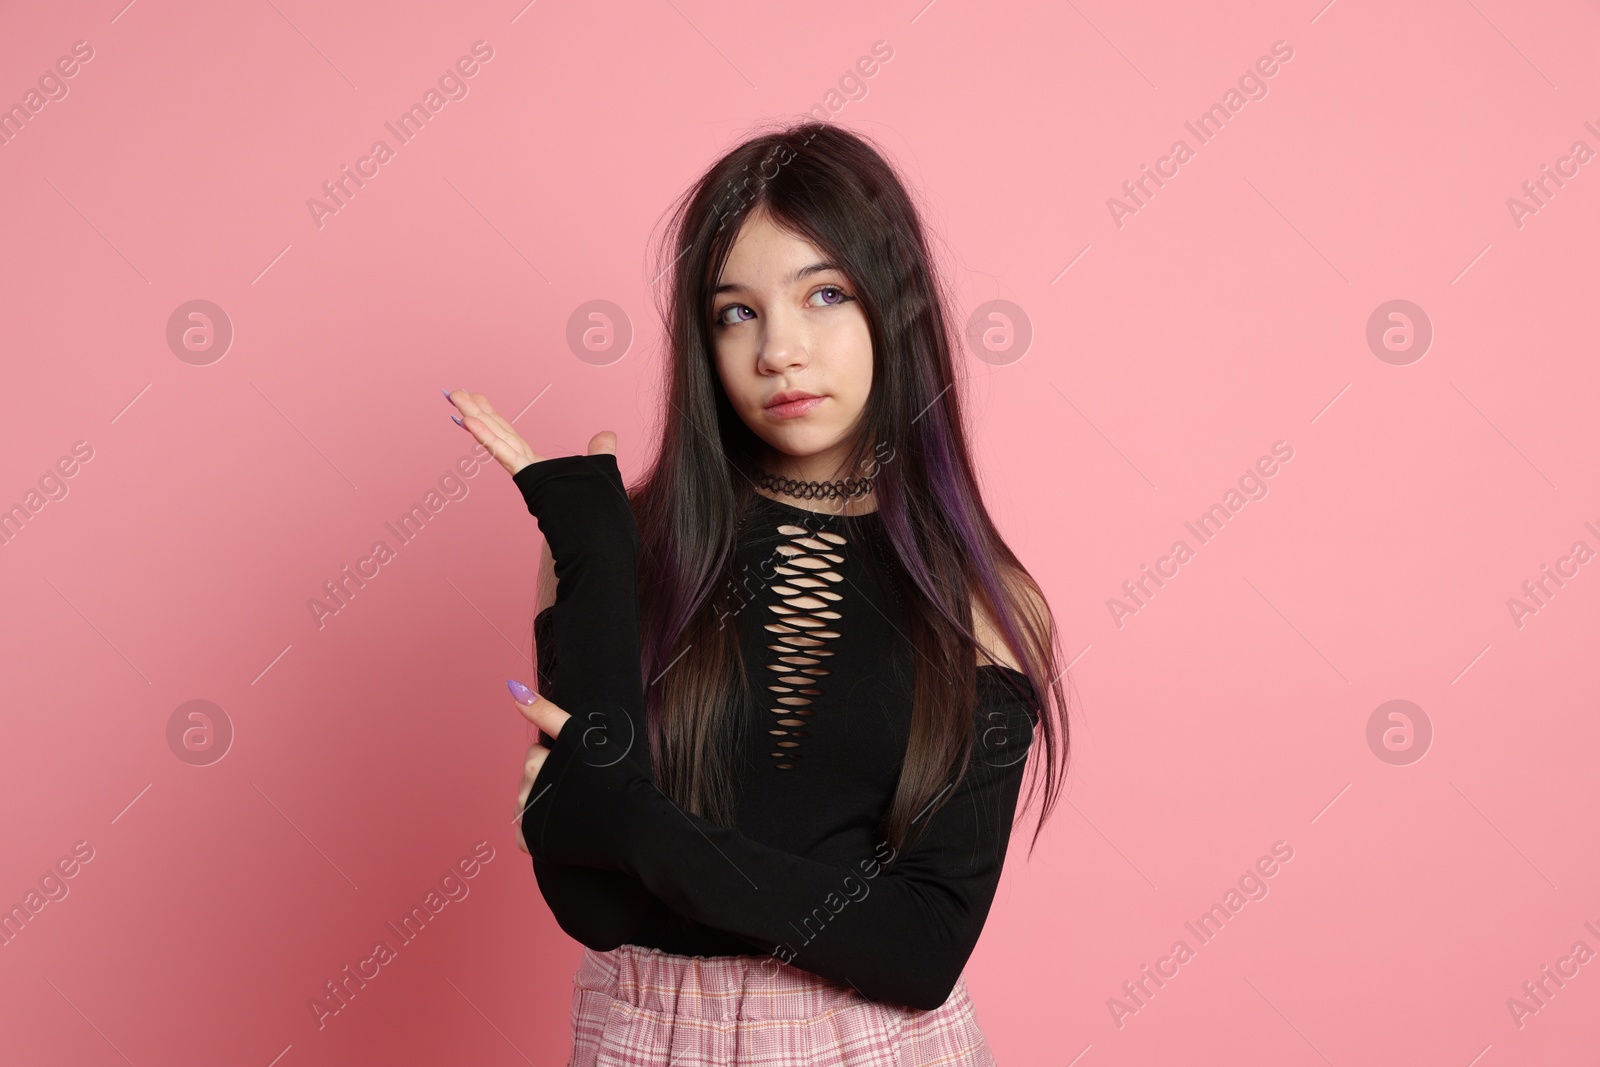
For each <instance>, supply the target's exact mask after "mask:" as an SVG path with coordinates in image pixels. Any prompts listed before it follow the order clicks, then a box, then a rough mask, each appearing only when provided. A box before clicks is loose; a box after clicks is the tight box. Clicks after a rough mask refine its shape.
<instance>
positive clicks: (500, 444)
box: [444, 389, 617, 474]
mask: <svg viewBox="0 0 1600 1067" xmlns="http://www.w3.org/2000/svg"><path fill="white" fill-rule="evenodd" d="M444 395H445V396H447V397H449V398H450V403H452V404H454V405H455V406H456V410H457V411H459V412H460V413H461V415H460V417H458V418H457V419H456V422H457V424H458V425H460V426H461V427H462V428H463V429H465V430H466V431H467V432H468V433H470V434H472V436H473V437H475V438H477V440H478V443H479V444H480V445H482V446H483V447H484V448H487V449H488V450H489V454H490V455H491V456H493V457H494V458H495V461H496V462H497V463H499V464H500V465H501V466H502V467H504V468H505V469H506V470H507V472H509V473H511V474H515V473H517V472H518V471H519V470H521V469H522V468H523V467H526V466H527V465H528V464H530V463H538V462H539V461H540V460H542V459H545V458H546V457H544V456H541V455H539V454H538V453H537V452H535V451H534V450H533V449H532V448H529V447H528V442H526V441H524V440H523V439H522V436H521V435H520V434H518V433H517V431H516V430H515V429H514V428H513V427H512V425H511V422H510V420H508V419H507V418H506V417H505V416H504V415H502V414H500V413H499V412H498V411H496V410H495V409H494V408H492V407H490V406H489V398H488V397H486V396H484V395H483V394H482V393H469V392H468V391H467V390H465V389H456V390H454V391H451V390H449V389H446V390H445V391H444ZM602 452H605V453H609V454H611V455H613V456H614V455H616V454H617V435H616V434H615V433H613V432H611V431H610V430H601V431H600V432H599V433H597V434H595V435H594V436H593V437H592V438H590V439H589V451H588V453H587V454H588V455H591V456H595V455H599V454H600V453H602Z"/></svg>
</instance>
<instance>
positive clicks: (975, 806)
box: [519, 457, 1037, 1010]
mask: <svg viewBox="0 0 1600 1067" xmlns="http://www.w3.org/2000/svg"><path fill="white" fill-rule="evenodd" d="M590 458H593V457H590ZM540 466H543V464H541V465H540ZM575 466H576V465H575ZM524 473H526V472H524ZM543 473H544V472H537V471H535V472H533V473H531V474H529V475H528V477H527V478H526V479H522V478H521V477H520V476H519V481H520V482H525V483H529V484H524V485H523V488H524V492H525V493H526V494H527V495H528V498H529V508H530V510H531V511H533V513H534V514H535V515H536V516H538V518H539V520H540V527H541V529H544V530H545V533H546V537H547V538H550V540H551V546H552V553H553V554H554V555H555V558H556V560H557V567H558V569H559V568H560V566H561V555H560V551H559V550H558V549H557V547H556V545H557V542H558V540H559V541H560V543H562V544H565V545H571V546H572V550H573V551H575V552H577V553H579V554H580V556H583V557H584V558H585V560H586V562H587V563H588V564H589V565H590V566H591V567H592V568H594V569H598V570H605V571H610V570H612V569H613V568H620V569H622V570H624V571H626V572H628V573H629V574H630V575H631V573H632V567H631V566H629V565H628V563H629V561H628V560H625V559H622V558H621V556H622V555H625V554H626V552H627V551H628V550H629V548H630V546H633V547H635V548H636V544H637V534H636V533H635V532H634V530H633V527H632V513H631V510H629V509H627V508H622V509H617V508H615V507H606V504H605V498H606V495H607V494H608V493H609V492H611V490H610V488H609V487H608V486H607V484H606V481H605V478H604V477H603V473H604V472H603V471H602V469H600V468H598V467H589V468H583V469H580V470H574V471H562V472H559V473H560V474H561V475H562V477H561V478H560V479H559V480H555V479H552V480H551V481H550V482H548V483H547V482H546V480H545V479H543V478H542V477H541V475H542V474H543ZM551 473H553V474H554V473H557V472H554V471H552V472H551ZM556 484H559V485H560V487H561V490H562V492H563V493H572V494H578V491H579V489H580V487H581V489H582V493H581V494H579V495H583V496H585V497H586V498H587V499H589V501H590V504H591V507H589V508H587V509H586V508H582V507H578V506H576V505H575V504H574V503H573V500H574V497H573V496H566V497H564V503H563V505H562V507H561V508H560V509H559V510H557V509H556V508H555V507H554V506H553V505H552V506H551V507H549V508H548V509H547V508H546V506H545V503H544V501H545V499H546V498H545V495H544V489H546V488H549V487H550V486H551V485H556ZM602 513H606V514H609V515H610V516H611V521H612V523H614V524H620V526H621V528H618V526H616V525H608V526H602V527H583V526H581V525H580V522H581V520H580V516H583V515H588V516H591V517H593V516H598V515H600V514H602ZM612 553H617V554H618V555H617V556H616V558H613V559H609V561H608V562H607V563H606V564H605V566H604V567H599V566H598V557H599V556H600V555H602V554H604V555H607V556H608V557H609V556H610V554H612ZM591 591H593V592H595V594H596V595H602V594H603V590H600V589H598V588H593V589H592V590H591ZM614 594H615V598H614V599H613V600H611V601H610V602H609V604H607V605H606V606H605V607H604V608H603V609H602V608H600V607H599V606H598V605H594V604H591V605H589V609H590V610H591V611H594V612H596V613H597V614H599V615H602V616H604V619H605V623H604V625H603V626H601V627H600V628H598V629H596V630H594V631H592V633H588V632H586V633H583V634H572V632H571V630H570V629H569V630H568V634H569V636H570V637H571V639H572V641H573V642H574V643H580V644H586V645H590V655H591V656H595V657H601V658H605V657H615V660H614V662H613V664H612V666H611V667H609V668H600V669H608V670H609V671H610V672H611V673H612V674H613V675H619V676H625V678H626V681H627V684H618V685H617V686H615V687H614V688H612V689H611V691H610V692H608V693H607V694H605V695H604V696H601V697H595V698H588V697H585V698H584V699H581V700H579V701H578V702H576V703H573V704H565V703H562V701H561V700H560V699H559V697H558V698H557V699H556V702H557V703H558V704H560V705H561V706H562V707H563V708H565V710H567V711H568V712H570V713H571V714H572V715H573V720H572V721H569V722H568V723H567V724H566V725H565V726H564V727H563V728H562V731H561V734H560V735H559V736H558V737H557V738H556V740H555V743H554V745H552V747H551V752H550V755H549V758H548V759H547V760H546V762H545V764H544V767H543V769H542V770H541V771H540V775H539V779H540V780H539V781H538V782H536V783H535V794H536V795H538V796H539V800H538V801H537V802H536V803H534V804H532V805H530V807H529V809H528V811H527V812H526V813H525V814H524V816H523V831H524V836H525V838H526V839H527V842H528V846H529V848H530V849H531V850H533V852H534V854H535V855H538V856H540V857H542V858H543V859H544V860H546V861H549V862H553V863H559V864H577V865H584V866H592V867H594V868H597V869H602V870H607V871H613V872H620V873H623V874H626V875H630V876H632V877H635V878H637V879H638V880H639V881H640V882H641V883H642V884H643V885H645V886H646V887H647V889H648V890H649V891H650V892H651V893H653V894H654V895H655V896H657V897H659V898H660V899H661V900H662V901H663V902H664V903H665V904H666V905H667V906H668V907H669V908H671V909H672V910H673V911H675V912H677V913H679V914H681V915H683V916H686V917H687V918H689V919H690V920H693V921H695V922H699V923H704V924H707V925H712V926H716V927H718V928H720V929H722V930H726V931H730V932H732V933H733V934H735V935H737V936H738V937H740V938H741V939H743V940H744V941H746V942H747V943H749V944H750V945H751V946H752V948H753V950H754V951H761V952H772V953H773V954H774V955H775V956H776V957H777V958H778V959H780V960H782V961H785V962H792V963H794V965H796V966H799V967H801V968H803V969H805V970H808V971H810V972H812V973H814V974H818V975H820V976H822V977H825V978H829V979H831V980H834V981H838V982H841V983H849V984H851V985H853V986H855V987H856V989H857V990H859V991H860V992H861V993H862V994H863V995H864V996H867V997H869V998H872V999H876V1000H884V1001H892V1002H895V1003H900V1004H904V1005H907V1006H909V1007H912V1008H916V1009H919V1010H930V1009H932V1008H935V1007H938V1006H939V1005H940V1004H942V1003H944V1001H945V1000H946V999H947V997H948V996H949V993H950V991H951V989H952V988H953V987H954V985H955V983H956V981H957V979H958V978H959V976H960V974H961V971H962V969H963V968H964V967H965V965H966V962H967V960H968V958H969V957H970V955H971V953H972V950H973V948H974V947H975V946H976V944H977V940H978V936H979V934H980V933H981V931H982V928H983V923H984V920H985V919H986V918H987V916H988V912H989V908H990V905H991V903H992V901H993V898H994V892H995V889H996V887H997V885H998V882H999V878H1000V872H1001V868H1002V865H1003V863H1004V859H1005V854H1006V850H1007V845H1008V843H1009V838H1010V831H1011V822H1012V819H1013V818H1014V816H1015V813H1016V805H1017V798H1018V794H1019V791H1020V783H1021V779H1022V775H1023V771H1024V768H1025V764H1026V758H1025V757H1026V755H1027V752H1028V748H1029V745H1030V744H1031V741H1032V730H1033V725H1034V723H1035V722H1036V721H1037V710H1036V705H1035V703H1034V702H1033V701H1031V700H1030V701H1029V702H1027V703H1024V701H1023V700H1021V699H1020V698H1019V697H1018V696H1017V695H1016V693H1015V692H1014V690H1013V689H1012V688H1011V687H1009V686H1008V685H1007V684H1006V683H1005V680H1004V678H1003V676H1002V675H1001V674H1000V673H998V672H999V671H1001V670H1004V669H1003V668H993V667H990V668H980V669H979V670H978V672H977V673H978V690H977V694H976V700H975V704H974V709H973V724H974V730H975V733H976V736H977V742H978V743H977V747H975V748H974V751H973V757H972V760H971V765H970V767H969V768H968V770H967V772H966V774H964V775H963V776H962V777H961V778H960V780H959V781H958V782H957V784H956V785H955V786H954V788H953V795H951V796H950V797H949V799H948V801H947V802H946V803H945V804H944V805H943V806H942V807H940V808H939V809H938V810H937V811H936V812H934V813H933V814H932V815H930V816H926V818H927V819H928V825H927V826H926V828H925V829H924V831H923V833H922V835H921V837H920V838H918V839H917V843H916V844H915V845H914V847H913V848H912V849H911V850H910V851H909V852H907V853H905V854H904V855H902V856H900V857H898V860H897V862H895V863H893V864H892V865H890V866H888V867H887V868H884V867H883V863H885V862H887V861H888V860H890V859H892V858H894V857H892V856H891V855H888V854H886V853H884V852H879V853H875V854H874V855H872V856H860V857H850V862H845V863H836V862H823V861H819V860H816V859H810V858H806V857H803V856H799V855H795V854H793V853H790V852H786V851H784V850H782V849H778V848H774V847H772V846H770V845H766V844H763V843H761V842H759V841H756V840H753V839H752V838H750V837H748V836H746V835H744V834H742V833H741V832H739V831H738V830H736V829H731V828H728V827H722V826H717V825H715V824H713V823H710V822H708V821H707V820H705V819H702V818H700V817H698V816H695V815H691V814H689V813H688V812H686V811H684V810H683V809H682V808H680V807H679V806H678V805H677V804H675V803H673V802H672V800H671V799H670V798H668V797H667V796H666V795H664V794H663V793H661V791H660V790H659V789H657V788H656V786H655V785H654V784H653V782H652V781H651V780H650V776H649V774H648V772H647V771H645V770H643V769H642V768H641V766H640V764H639V762H638V761H636V760H633V759H627V758H624V759H617V758H616V755H617V753H618V751H619V749H620V748H621V747H622V745H621V743H622V742H625V741H626V739H628V738H634V737H636V738H639V741H640V743H639V744H636V745H634V750H635V751H636V750H637V749H638V748H639V747H640V746H641V745H642V744H643V723H644V719H643V714H642V707H643V700H642V686H640V685H639V677H638V675H639V672H638V670H637V664H638V662H639V651H638V645H637V638H638V626H637V619H636V613H637V601H636V598H635V597H634V595H633V593H632V591H631V589H630V591H629V594H628V595H627V596H622V595H620V591H614ZM557 634H558V638H559V636H560V628H559V626H558V630H557ZM563 654H564V646H563ZM564 669H565V668H564ZM1012 673H1013V674H1014V676H1015V679H1017V680H1025V679H1024V676H1023V675H1021V674H1020V673H1018V672H1012ZM635 686H639V689H638V692H637V693H636V692H635V691H634V687H635ZM1030 688H1031V687H1030ZM644 747H646V748H647V747H648V746H644ZM886 847H887V846H883V848H885V849H886ZM880 861H881V862H880Z"/></svg>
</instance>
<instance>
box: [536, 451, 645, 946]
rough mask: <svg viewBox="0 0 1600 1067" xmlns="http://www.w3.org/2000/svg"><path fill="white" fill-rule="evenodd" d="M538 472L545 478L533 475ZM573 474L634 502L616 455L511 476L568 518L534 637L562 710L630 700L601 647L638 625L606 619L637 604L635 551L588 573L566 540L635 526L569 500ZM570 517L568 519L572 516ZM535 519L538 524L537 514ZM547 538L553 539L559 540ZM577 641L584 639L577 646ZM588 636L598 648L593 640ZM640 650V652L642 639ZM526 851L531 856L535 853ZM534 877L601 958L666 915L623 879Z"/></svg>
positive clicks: (609, 558) (572, 872)
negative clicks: (552, 589)
mask: <svg viewBox="0 0 1600 1067" xmlns="http://www.w3.org/2000/svg"><path fill="white" fill-rule="evenodd" d="M535 468H541V469H540V470H538V471H536V472H535V471H534V469H535ZM573 470H583V471H595V472H598V473H599V474H600V476H601V477H603V479H604V480H605V482H606V483H607V485H608V487H609V488H610V489H611V490H612V491H613V492H614V493H615V494H616V499H620V501H621V506H622V508H623V509H624V510H627V509H628V502H627V493H626V490H625V489H624V488H623V484H622V476H621V473H620V472H619V471H618V469H617V465H616V457H614V456H562V457H558V458H555V459H547V460H542V461H541V462H539V463H536V464H531V465H530V466H528V467H524V468H523V469H522V471H519V472H517V474H516V475H515V476H513V481H515V482H516V483H517V486H518V488H519V490H522V491H523V493H524V500H525V501H526V500H527V499H528V497H527V486H528V484H530V483H531V481H532V479H533V477H534V475H533V474H530V473H527V472H534V473H536V474H537V475H538V476H539V477H538V484H539V485H541V486H542V487H543V488H542V491H541V493H540V495H539V499H540V501H541V502H542V509H543V510H545V511H546V513H547V514H557V515H561V516H562V521H561V523H560V524H559V529H557V530H555V531H554V532H555V534H556V537H555V540H553V541H552V542H551V548H550V551H551V555H552V556H553V557H554V558H555V560H556V578H557V582H558V585H557V588H556V600H555V603H554V604H553V605H552V606H551V608H550V609H547V610H548V614H545V613H541V614H540V617H541V618H543V619H544V620H545V622H546V625H545V626H544V627H543V628H542V629H543V631H544V632H542V633H539V632H537V631H538V630H539V629H540V628H539V627H537V626H536V637H537V638H538V659H539V662H538V669H539V678H538V683H537V684H538V687H539V692H541V693H544V694H548V695H549V697H550V698H551V699H552V700H554V701H555V702H556V703H557V704H558V705H560V706H562V707H571V706H574V705H576V704H579V703H582V702H584V701H588V700H607V699H616V698H624V699H625V698H627V697H628V696H629V695H630V690H628V688H627V685H626V682H625V680H624V679H622V678H620V677H619V676H618V673H617V671H616V669H615V667H616V664H617V663H618V660H617V659H616V658H615V657H614V656H612V655H610V654H609V653H605V652H604V642H605V641H606V640H607V638H608V636H611V628H612V627H613V626H615V625H616V624H617V623H618V622H621V623H622V624H623V625H626V624H627V621H628V619H630V618H633V617H635V616H633V615H631V614H630V615H628V616H626V617H624V618H622V619H620V620H619V619H618V618H617V617H616V616H614V615H611V614H609V613H608V612H607V611H606V605H609V604H611V603H614V602H616V601H617V600H619V599H623V598H632V597H633V596H634V595H635V592H634V590H635V584H634V567H633V563H634V559H635V555H636V552H635V548H636V546H635V545H631V544H627V543H624V541H623V540H617V541H614V542H613V543H612V544H611V545H609V546H605V547H606V548H607V550H605V551H602V552H599V553H598V561H599V565H598V566H596V567H591V566H590V562H591V559H594V558H596V557H594V556H592V555H591V554H590V553H589V552H587V551H580V548H581V547H583V546H575V545H573V544H571V543H570V542H569V541H567V540H564V539H563V538H562V534H564V533H565V532H566V531H568V530H583V529H586V528H593V529H603V530H605V531H607V533H608V535H615V534H619V533H620V534H623V535H626V534H627V533H628V532H629V531H631V530H632V529H633V526H632V525H631V518H632V513H631V511H630V512H629V519H630V523H629V524H628V525H626V526H621V527H619V526H618V524H617V523H616V521H615V516H614V515H611V514H609V513H596V512H595V510H594V503H595V501H596V498H595V497H594V495H593V494H592V493H589V492H587V491H584V492H580V493H566V492H563V490H564V488H565V487H566V485H567V482H566V481H565V480H564V478H563V476H564V475H566V474H569V473H570V472H572V471H573ZM585 484H587V483H585ZM601 502H602V503H605V504H607V505H608V506H609V505H611V504H612V503H613V501H612V500H611V499H604V500H602V501H601ZM568 508H570V509H571V510H570V511H568V510H566V509H568ZM530 510H531V508H530ZM535 515H536V517H537V513H535ZM540 526H541V529H543V528H544V527H545V523H543V522H541V523H540ZM544 532H545V536H546V539H547V540H549V539H550V535H551V532H552V531H551V530H544ZM588 547H592V548H601V547H602V544H601V542H599V541H598V540H597V541H596V542H595V543H593V544H592V545H590V546H588ZM552 616H553V617H554V618H555V619H556V620H558V621H559V625H556V626H555V627H554V630H555V633H554V634H553V635H551V634H550V633H549V631H550V629H551V627H550V621H551V617H552ZM572 635H579V636H583V637H584V638H585V639H584V640H581V641H579V640H573V637H572ZM590 635H592V636H593V638H594V640H589V639H588V638H589V636H590ZM633 641H634V642H635V645H636V644H637V636H636V635H635V636H634V637H633ZM634 673H635V674H637V673H638V672H637V671H635V672H634ZM569 702H571V703H569ZM540 740H541V742H542V743H543V744H545V745H547V746H548V745H551V744H553V740H552V739H551V738H550V737H549V736H548V735H545V734H543V732H542V731H541V734H540ZM631 756H632V758H635V759H642V760H643V763H642V764H641V772H642V773H643V774H645V776H646V777H647V778H648V776H649V749H648V747H647V746H646V747H644V748H643V749H642V751H636V752H634V753H632V754H631ZM540 777H541V778H543V777H544V776H543V775H541V776H540ZM541 786H542V783H538V784H536V785H535V787H534V792H533V794H531V795H530V797H529V800H530V802H532V801H533V798H534V796H537V795H538V791H539V789H540V788H541ZM529 848H530V850H531V849H532V845H531V844H530V845H529ZM533 870H534V876H535V878H536V879H537V881H538V883H539V891H540V893H541V894H543V896H544V899H545V903H546V904H548V905H549V907H550V911H551V913H552V914H553V915H554V916H555V918H556V923H557V924H558V925H559V926H560V927H561V929H562V930H564V931H565V932H566V933H567V935H568V936H569V937H571V938H573V939H574V940H575V941H578V942H579V943H581V944H583V945H585V946H586V947H588V948H592V949H594V950H596V951H600V952H604V951H607V950H610V949H613V948H616V947H617V946H618V945H621V944H624V943H626V942H627V941H628V939H629V938H630V937H632V936H633V935H634V934H635V933H637V932H638V931H639V930H640V929H641V928H643V927H644V926H645V925H646V924H647V922H649V921H650V920H651V917H652V915H654V914H657V913H659V910H660V902H659V901H658V900H657V899H656V897H655V896H654V895H652V894H651V893H650V891H649V890H648V889H647V888H646V887H645V886H644V884H643V883H642V882H640V881H639V879H637V878H635V877H633V876H631V875H628V874H625V873H621V872H618V871H606V870H600V869H598V868H595V867H584V866H573V865H568V864H560V863H554V862H552V861H550V860H547V859H544V858H541V857H540V856H539V855H537V854H535V855H534V857H533Z"/></svg>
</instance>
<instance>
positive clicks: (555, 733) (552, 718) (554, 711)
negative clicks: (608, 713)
mask: <svg viewBox="0 0 1600 1067" xmlns="http://www.w3.org/2000/svg"><path fill="white" fill-rule="evenodd" d="M506 688H507V689H509V690H511V703H513V704H515V705H516V707H517V710H518V711H520V712H521V713H522V717H523V718H524V719H527V720H528V721H529V722H531V723H533V725H535V726H537V727H538V728H539V729H541V730H543V731H544V732H545V733H547V734H549V735H550V736H551V737H560V736H561V727H562V725H563V724H564V723H565V722H566V721H567V720H568V719H570V718H572V716H571V715H569V714H567V712H566V710H565V709H563V708H561V707H560V706H559V705H557V704H556V702H555V701H553V700H551V699H550V698H548V697H541V696H539V695H538V694H537V693H535V692H534V691H533V690H531V689H529V688H528V687H527V686H525V685H523V684H522V683H521V682H519V681H517V680H516V679H514V678H508V679H506ZM522 697H527V698H530V699H529V700H528V702H527V703H523V701H522V699H521V698H522Z"/></svg>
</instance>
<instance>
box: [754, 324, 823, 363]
mask: <svg viewBox="0 0 1600 1067" xmlns="http://www.w3.org/2000/svg"><path fill="white" fill-rule="evenodd" d="M765 325H766V329H765V330H764V331H763V332H762V335H761V351H760V353H759V355H758V356H757V357H756V366H757V369H758V370H760V371H761V372H762V373H763V374H781V373H783V372H784V371H787V370H793V369H795V368H799V367H804V366H805V365H806V364H807V363H809V362H811V354H810V348H809V345H810V341H809V338H808V337H807V336H806V328H805V322H804V318H803V316H801V315H797V314H788V315H785V314H783V313H782V312H774V313H770V314H768V316H767V318H766V323H765Z"/></svg>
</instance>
